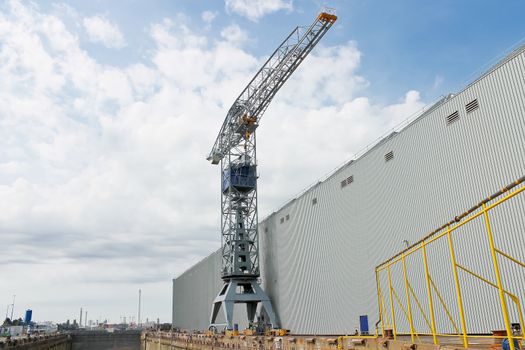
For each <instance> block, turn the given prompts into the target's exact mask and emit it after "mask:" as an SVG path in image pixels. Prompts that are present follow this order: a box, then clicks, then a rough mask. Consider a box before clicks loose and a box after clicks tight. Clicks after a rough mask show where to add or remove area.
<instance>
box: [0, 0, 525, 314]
mask: <svg viewBox="0 0 525 350" xmlns="http://www.w3.org/2000/svg"><path fill="white" fill-rule="evenodd" d="M322 5H323V4H322V3H321V2H318V1H288V0H250V1H248V0H225V1H218V0H214V1H190V0H181V1H167V0H165V1H160V0H158V1H69V2H60V1H39V2H38V3H37V4H36V3H32V2H29V1H22V0H20V1H14V0H13V1H4V2H2V3H1V4H0V76H1V77H2V83H1V84H0V198H1V200H0V237H1V239H2V244H3V245H4V246H8V247H10V249H8V250H4V251H3V254H2V255H0V264H1V265H2V266H4V267H5V268H4V269H3V270H2V273H1V274H0V302H1V301H4V305H6V304H7V303H9V302H10V300H11V298H12V295H13V294H16V295H17V301H18V302H17V303H18V306H17V309H16V310H17V311H18V313H19V314H20V315H22V313H21V311H22V310H23V309H25V308H33V309H34V311H35V312H34V318H35V319H37V320H56V321H61V320H65V319H68V318H69V319H71V320H72V319H74V318H76V317H77V314H78V310H79V308H80V307H81V306H82V307H84V309H87V310H88V311H89V314H90V315H91V316H92V317H93V320H95V319H97V318H109V319H110V320H111V321H119V320H120V317H121V316H129V315H133V314H135V313H136V311H135V305H136V301H137V300H136V298H137V292H138V289H139V288H141V289H142V295H143V306H144V308H143V315H144V318H146V317H149V318H150V319H156V318H157V317H159V318H160V319H161V320H163V321H169V320H170V318H171V315H170V308H171V279H172V278H173V277H175V276H177V275H179V274H180V273H182V272H183V271H184V270H186V269H187V268H189V267H190V266H192V265H193V264H194V263H195V262H197V261H199V260H200V259H202V258H203V257H205V256H206V255H208V254H210V253H211V252H213V251H214V250H216V249H218V248H219V245H220V235H219V222H220V216H219V186H218V184H219V171H218V169H217V168H215V167H212V166H210V165H209V163H208V162H207V161H206V160H205V157H206V155H207V154H208V152H209V150H210V148H211V146H212V144H213V142H214V140H215V137H216V133H217V132H218V130H219V127H220V125H221V123H222V121H223V119H224V116H225V114H226V111H227V109H228V108H229V106H230V105H231V103H232V102H233V100H234V99H235V97H236V96H237V95H238V94H239V93H240V91H242V89H243V88H244V86H245V84H246V83H247V82H248V81H249V80H250V78H251V77H252V76H253V74H254V73H255V72H256V71H257V70H258V69H259V67H260V65H261V64H262V63H263V62H264V60H265V58H266V57H267V56H268V55H269V54H271V53H272V52H273V50H274V49H275V48H276V47H277V45H278V44H279V43H280V42H281V41H282V40H283V39H284V37H285V36H286V35H288V33H289V32H290V31H291V30H292V29H293V28H294V27H295V26H296V25H308V24H310V23H311V22H312V20H313V19H314V18H315V16H316V14H317V13H318V11H319V9H320V8H321V6H322ZM330 5H331V6H332V7H335V8H336V9H337V14H338V16H339V19H338V21H337V23H336V25H335V26H334V27H333V28H332V29H331V30H330V31H329V32H328V33H327V35H326V36H325V37H324V38H323V40H322V42H321V43H320V44H319V45H318V47H316V48H315V49H314V50H313V51H312V53H311V54H310V56H309V57H308V58H307V59H306V60H305V61H304V62H303V63H302V65H301V66H300V67H299V69H298V70H297V71H295V72H294V75H293V76H292V78H291V79H290V80H289V81H288V82H287V83H286V85H285V86H284V87H283V88H282V89H281V91H279V93H278V94H277V96H276V98H275V99H274V101H273V102H272V104H271V106H270V108H269V109H268V110H267V112H266V114H265V116H264V119H263V121H262V123H261V126H260V127H259V128H258V130H257V133H258V153H257V154H258V163H259V165H260V167H259V175H260V179H259V185H258V186H259V210H260V211H259V215H260V217H265V216H266V215H268V214H269V213H271V211H272V209H274V208H276V207H278V206H280V205H282V204H284V203H285V202H286V201H287V200H288V199H289V198H293V196H294V195H295V194H296V193H298V192H299V191H300V190H302V189H303V188H305V187H307V186H308V185H309V184H312V183H314V182H316V181H317V179H319V178H321V177H322V176H323V175H325V174H326V173H328V172H330V171H331V170H332V169H334V168H335V167H336V166H337V165H339V164H341V163H342V162H344V161H346V160H348V159H349V158H351V157H352V156H353V155H354V154H356V153H357V152H358V151H359V150H361V149H362V148H364V147H365V146H366V145H368V144H369V143H371V142H372V141H373V140H375V139H377V138H378V137H380V136H381V135H384V134H385V133H388V132H389V131H391V130H392V129H393V128H394V127H395V126H396V125H398V124H399V123H401V122H402V121H404V120H406V119H407V118H408V117H410V116H411V115H414V113H417V112H418V111H419V112H420V111H421V110H422V109H423V108H424V106H426V105H428V104H429V103H431V102H433V101H434V100H436V99H437V98H438V97H439V96H441V95H443V94H446V93H448V92H455V91H457V90H459V89H461V87H462V86H464V85H465V84H466V83H468V82H469V81H471V80H473V79H474V78H476V77H477V76H478V75H479V74H480V73H481V71H483V70H485V69H487V68H489V67H490V64H491V62H492V63H495V61H494V60H495V59H497V57H500V56H501V54H503V53H504V52H506V50H508V49H509V48H510V47H511V46H512V45H513V44H516V43H517V42H518V41H520V40H521V39H523V38H524V37H525V25H523V19H522V14H523V13H524V10H525V3H524V2H522V1H505V2H503V1H466V0H464V1H439V2H437V1H435V2H422V1H396V2H393V1H364V0H358V1H333V2H332V3H330ZM305 160H307V161H305ZM28 271H30V272H31V276H32V277H31V279H28V278H27V273H28ZM35 291H38V293H35ZM0 305H2V304H0Z"/></svg>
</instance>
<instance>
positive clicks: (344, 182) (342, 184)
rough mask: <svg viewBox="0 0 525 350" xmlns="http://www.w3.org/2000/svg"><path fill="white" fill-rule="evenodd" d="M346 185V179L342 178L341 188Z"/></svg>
mask: <svg viewBox="0 0 525 350" xmlns="http://www.w3.org/2000/svg"><path fill="white" fill-rule="evenodd" d="M345 186H346V179H344V180H343V181H341V188H343V187H345Z"/></svg>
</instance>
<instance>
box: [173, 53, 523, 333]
mask: <svg viewBox="0 0 525 350" xmlns="http://www.w3.org/2000/svg"><path fill="white" fill-rule="evenodd" d="M524 96H525V54H524V53H523V52H521V53H520V54H519V55H517V56H516V57H514V58H513V59H511V60H510V61H508V62H507V63H505V64H504V65H502V66H500V67H499V68H498V69H496V70H494V71H493V72H491V73H490V74H488V75H486V76H485V77H483V78H482V79H480V80H478V81H477V82H476V83H474V84H472V85H471V86H469V87H468V88H467V89H466V90H465V91H463V92H461V93H460V94H458V95H457V96H455V97H453V98H452V99H450V100H449V101H447V102H446V103H444V104H443V105H441V106H439V107H438V108H436V109H435V110H433V111H431V112H430V113H429V114H428V115H426V116H424V117H422V118H420V119H418V120H417V121H416V122H414V123H413V124H411V125H410V126H408V127H407V128H405V129H404V130H403V131H402V132H400V133H398V134H397V135H394V136H393V137H391V138H389V139H388V140H386V141H385V142H382V143H381V144H379V145H377V146H376V147H374V148H373V149H372V150H371V151H370V152H368V153H367V154H365V155H364V156H362V157H361V158H360V159H358V160H357V161H354V162H353V163H351V164H349V165H348V166H346V167H344V168H342V169H341V170H339V171H338V172H336V173H335V174H334V175H333V176H332V177H330V178H329V179H328V180H326V181H324V182H323V183H320V184H318V185H317V186H315V187H314V188H312V189H311V190H309V191H308V192H306V193H305V194H304V195H303V196H301V197H300V198H297V199H295V200H294V201H292V202H290V203H289V204H288V205H286V206H285V207H284V208H283V209H281V210H280V211H279V212H277V213H275V214H273V215H272V216H270V217H268V218H267V219H266V220H265V221H263V222H262V223H261V225H260V227H261V230H260V232H261V234H260V236H261V270H262V275H263V283H264V286H265V289H266V290H267V292H268V294H269V295H270V296H271V297H272V299H273V303H274V307H275V308H276V310H277V313H278V315H279V317H280V320H281V322H282V326H283V327H284V328H288V329H291V330H293V331H294V332H297V333H316V334H322V333H348V332H351V331H353V329H354V328H355V327H356V326H357V324H358V316H359V315H362V314H368V315H369V318H370V325H371V326H372V324H373V323H375V322H376V320H377V313H378V311H377V299H376V292H375V289H376V286H375V278H374V267H375V266H376V265H377V264H378V263H380V262H381V261H383V260H384V259H386V258H387V257H389V256H391V255H393V254H395V253H396V252H398V251H400V250H401V249H403V248H404V244H403V241H404V240H408V241H409V242H411V243H414V242H416V241H417V240H419V239H420V238H421V237H422V236H424V235H425V234H426V233H428V232H429V231H431V230H432V229H434V228H435V227H438V226H440V225H441V224H442V223H444V222H446V221H448V220H450V218H452V217H454V216H455V215H457V214H458V213H460V212H462V211H463V210H465V209H467V208H469V207H470V206H472V205H473V204H474V203H476V202H478V201H479V200H480V199H481V198H483V197H485V196H486V195H488V194H490V193H492V192H494V191H495V190H497V189H498V188H499V187H501V186H503V185H506V184H507V183H509V182H510V181H512V180H514V179H516V178H518V177H519V176H522V175H523V174H525V142H524V140H525V101H524ZM475 98H477V99H478V102H479V108H478V109H476V110H475V111H473V112H471V113H468V114H467V113H466V110H465V105H466V104H467V103H469V102H470V101H472V100H473V99H475ZM455 111H458V113H459V120H457V121H456V122H454V123H452V124H450V125H447V124H446V117H447V116H448V115H450V114H451V113H453V112H455ZM390 151H393V152H394V158H393V159H392V160H390V161H388V162H385V158H384V155H385V154H386V153H388V152H390ZM350 175H353V176H354V181H353V182H352V183H351V184H350V185H347V186H345V187H344V188H341V181H342V180H343V179H345V178H347V177H348V176H350ZM522 197H523V196H522ZM313 198H317V204H315V205H313V204H312V200H313ZM516 199H517V201H518V202H519V203H517V204H518V205H516V203H514V204H513V205H512V207H511V206H508V205H504V206H503V207H502V208H499V209H497V210H498V211H497V212H496V211H495V212H494V213H493V214H491V219H492V220H493V221H494V223H493V228H494V230H495V232H497V234H499V235H500V238H499V239H498V244H500V246H501V247H502V248H503V249H504V250H505V251H507V252H509V253H510V254H511V255H513V256H515V257H517V258H519V259H521V260H525V235H524V234H523V232H525V218H524V216H523V215H522V214H523V212H524V209H525V201H524V199H523V198H521V197H520V198H516ZM286 215H290V220H288V221H285V222H284V223H281V222H280V218H281V217H285V216H286ZM509 217H511V218H512V220H509V219H508V218H509ZM266 228H267V229H268V230H267V231H268V232H266V233H265V229H266ZM476 229H477V230H476ZM482 229H483V226H481V222H480V223H475V224H473V225H472V226H469V227H465V228H464V229H462V231H464V232H461V234H460V235H458V236H457V238H454V244H455V246H456V247H457V249H458V250H460V251H461V254H460V255H459V258H458V261H459V260H460V263H462V264H464V265H466V266H467V267H472V269H473V270H475V271H476V272H481V273H483V274H484V276H486V277H493V273H492V272H491V269H490V268H489V265H487V262H486V261H485V260H482V259H481V258H480V256H481V255H480V254H479V252H480V251H486V250H487V249H488V248H487V246H486V244H485V243H480V242H484V241H483V240H482V239H483V236H481V234H482V232H483V231H482ZM476 235H478V236H476ZM473 237H478V239H477V240H476V241H474V240H473ZM446 248H447V245H446V242H436V243H435V244H433V245H432V246H431V247H429V263H430V264H431V267H430V271H431V274H432V275H433V277H434V280H435V281H436V284H437V285H438V287H439V289H440V292H441V293H442V295H443V296H444V297H445V298H447V299H449V300H451V304H450V305H448V306H449V307H450V308H451V312H452V315H453V317H454V318H455V319H456V320H457V321H456V323H457V324H458V325H459V318H458V308H457V305H455V303H454V300H455V299H454V296H455V290H454V284H453V282H452V280H451V278H450V273H449V271H450V260H449V256H448V255H447V254H448V251H447V250H446ZM444 252H445V253H446V254H443V253H444ZM418 259H419V260H418ZM420 259H421V257H420V256H414V257H410V258H409V259H407V264H409V265H410V266H415V267H416V266H417V267H416V268H415V270H413V271H412V272H410V273H409V279H410V281H411V283H412V284H413V288H414V290H415V292H416V294H417V295H418V296H420V297H422V298H423V297H424V296H425V295H426V289H425V288H426V287H425V285H424V283H423V282H422V281H421V273H422V272H421V265H420V264H421V260H420ZM216 263H217V264H218V265H217V266H216V268H215V271H216V273H217V274H218V271H219V268H218V266H219V264H220V260H217V261H216ZM502 269H503V270H505V271H509V272H513V273H514V278H515V282H514V283H513V287H514V289H515V290H518V294H519V296H520V297H521V298H523V297H525V291H524V290H523V289H524V287H523V286H525V283H524V282H525V276H524V274H523V273H522V272H521V271H519V273H518V269H516V267H515V266H513V265H511V264H508V263H507V262H504V263H502ZM392 273H393V275H396V274H397V275H398V276H400V274H401V275H402V271H401V270H396V269H393V270H392ZM183 276H184V275H183ZM183 276H181V277H183ZM206 276H207V275H206ZM197 278H199V279H200V278H207V277H205V274H203V275H199V276H197ZM462 278H464V280H465V281H469V282H470V280H467V279H466V277H464V276H463V277H462ZM179 279H180V278H179ZM179 279H177V280H176V283H175V289H174V290H175V294H177V293H179V294H181V297H182V299H181V297H177V295H176V296H175V298H176V300H179V299H181V300H191V299H184V298H185V297H184V296H186V297H188V296H192V294H191V293H189V291H184V292H182V291H180V292H179V291H178V290H177V284H178V283H179ZM381 282H382V285H383V288H385V287H386V285H387V284H386V281H385V280H384V279H382V281H381ZM192 283H194V282H192ZM181 284H182V282H181ZM219 286H220V284H219ZM210 288H211V287H210ZM213 288H215V290H213V291H212V292H211V295H212V297H211V299H213V297H214V296H215V293H216V292H217V291H218V288H219V287H216V286H215V287H213ZM213 288H212V289H213ZM395 288H396V290H397V291H398V294H399V296H400V298H401V299H402V300H403V298H406V296H405V289H404V284H403V282H402V280H401V278H397V279H396V283H395ZM462 289H463V292H464V293H465V294H466V295H470V296H474V295H475V296H477V297H476V298H470V299H469V300H468V301H467V302H466V303H465V309H466V311H467V313H468V314H474V313H475V314H476V316H477V317H476V320H478V323H477V324H476V325H473V324H472V325H471V324H469V325H468V327H469V331H471V332H477V331H488V330H491V329H494V328H501V324H502V323H501V320H500V319H499V318H498V317H496V316H494V315H498V314H499V312H498V307H499V304H498V300H497V298H495V297H494V291H492V290H490V289H489V288H487V287H486V286H484V285H482V284H480V283H479V282H478V281H472V283H469V284H468V285H467V284H466V283H462ZM188 293H189V294H188ZM387 295H388V294H387V293H385V296H387ZM207 297H209V296H207ZM480 297H481V301H480ZM211 299H210V302H207V301H206V302H202V301H201V303H202V304H203V305H204V307H205V308H207V310H209V308H210V303H211ZM199 300H204V299H199ZM473 301H475V302H473ZM385 302H386V303H387V307H388V304H389V300H388V298H386V299H385ZM479 303H482V304H483V307H480V306H479V305H480V304H479ZM199 307H200V306H199ZM426 307H427V306H426V305H425V308H424V310H427V309H426ZM414 308H415V307H414ZM185 310H186V311H185V312H184V313H186V312H187V313H188V315H189V313H194V312H195V309H194V308H193V306H191V305H188V306H187V309H185ZM198 310H200V309H198ZM416 313H417V310H416V311H414V314H416ZM201 314H202V315H205V318H203V319H200V320H199V322H197V321H196V322H194V323H191V324H199V325H200V327H196V328H203V327H205V326H206V325H207V317H208V314H209V311H206V312H204V311H203V312H200V311H199V315H201ZM514 316H515V314H513V319H515V318H514ZM181 317H182V318H181V320H182V319H185V317H190V316H185V315H182V316H181ZM199 317H200V316H199ZM436 318H437V320H436V321H437V323H438V325H439V327H440V328H441V329H442V330H445V331H447V330H448V331H449V332H452V331H453V329H452V327H451V325H450V322H448V319H447V317H446V315H445V314H444V312H442V311H441V312H438V313H437V315H436ZM396 321H398V327H399V328H401V329H403V330H408V322H407V320H403V317H400V320H396ZM415 325H416V328H417V329H418V330H419V331H422V332H425V331H427V329H426V325H425V323H424V320H423V319H422V318H421V317H420V316H417V317H416V319H415Z"/></svg>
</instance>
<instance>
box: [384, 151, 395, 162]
mask: <svg viewBox="0 0 525 350" xmlns="http://www.w3.org/2000/svg"><path fill="white" fill-rule="evenodd" d="M392 159H394V151H390V152H388V153H387V154H385V162H388V161H390V160H392Z"/></svg>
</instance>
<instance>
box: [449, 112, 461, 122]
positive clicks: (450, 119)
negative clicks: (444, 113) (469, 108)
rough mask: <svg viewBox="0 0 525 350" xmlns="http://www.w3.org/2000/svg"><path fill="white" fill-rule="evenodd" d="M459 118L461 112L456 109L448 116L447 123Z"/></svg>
mask: <svg viewBox="0 0 525 350" xmlns="http://www.w3.org/2000/svg"><path fill="white" fill-rule="evenodd" d="M458 120H459V112H458V111H455V112H454V113H452V114H451V115H449V116H448V117H447V125H450V124H452V123H454V122H456V121H458Z"/></svg>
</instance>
